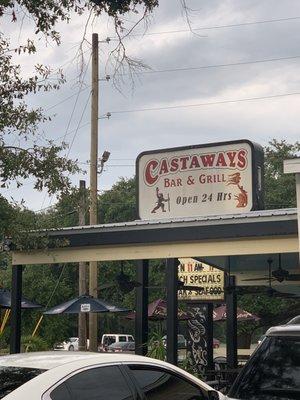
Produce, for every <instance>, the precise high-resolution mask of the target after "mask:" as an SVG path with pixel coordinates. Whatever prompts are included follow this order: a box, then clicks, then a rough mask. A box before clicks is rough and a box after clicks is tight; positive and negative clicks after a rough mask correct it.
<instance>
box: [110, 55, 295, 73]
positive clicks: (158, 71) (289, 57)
mask: <svg viewBox="0 0 300 400" xmlns="http://www.w3.org/2000/svg"><path fill="white" fill-rule="evenodd" d="M298 58H300V55H296V56H288V57H277V58H267V59H262V60H253V61H237V62H233V63H224V64H210V65H200V66H196V67H183V68H169V69H154V70H145V71H140V72H136V73H135V74H134V75H147V74H160V73H166V72H179V71H197V70H201V69H209V68H224V67H236V66H240V65H251V64H263V63H269V62H275V61H284V60H295V59H298ZM125 75H131V74H130V73H123V74H117V75H116V76H125Z"/></svg>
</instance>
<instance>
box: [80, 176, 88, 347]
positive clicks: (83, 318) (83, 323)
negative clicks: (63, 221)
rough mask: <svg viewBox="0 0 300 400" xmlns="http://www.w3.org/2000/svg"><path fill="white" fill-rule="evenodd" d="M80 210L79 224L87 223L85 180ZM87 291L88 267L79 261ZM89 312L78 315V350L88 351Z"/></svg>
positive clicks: (82, 186)
mask: <svg viewBox="0 0 300 400" xmlns="http://www.w3.org/2000/svg"><path fill="white" fill-rule="evenodd" d="M79 196H80V199H79V210H78V224H79V226H83V225H85V210H86V185H85V181H80V182H79ZM86 293H87V268H86V263H85V262H82V261H81V262H80V263H79V296H81V295H83V294H86ZM87 318H88V314H87V313H79V315H78V338H79V343H78V350H79V351H86V340H87V321H88V319H87Z"/></svg>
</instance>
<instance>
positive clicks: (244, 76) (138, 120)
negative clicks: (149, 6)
mask: <svg viewBox="0 0 300 400" xmlns="http://www.w3.org/2000/svg"><path fill="white" fill-rule="evenodd" d="M160 3H161V4H160V6H159V8H158V9H157V10H156V11H155V13H154V15H153V16H152V18H151V19H150V21H149V27H148V29H147V31H146V34H145V35H143V33H144V32H145V30H144V26H141V27H140V28H138V29H137V30H136V31H135V32H134V33H135V35H134V36H133V35H132V36H131V37H129V38H127V39H126V41H125V44H126V47H127V52H128V55H130V56H131V57H133V58H137V59H140V60H141V61H143V63H145V64H147V65H148V66H149V67H151V70H149V71H150V72H147V73H141V74H140V75H138V76H137V77H136V79H135V82H134V89H133V90H132V81H131V79H130V76H129V75H126V73H125V75H123V76H122V80H123V82H124V83H123V85H122V87H121V93H120V91H118V90H117V89H116V88H115V87H114V85H113V83H112V82H106V81H101V82H100V109H99V114H100V115H106V113H108V112H110V113H111V118H110V119H106V118H104V119H100V120H99V154H100V155H101V154H102V152H103V151H104V150H109V151H110V152H111V158H110V160H109V162H108V163H107V166H106V167H105V170H104V172H103V174H102V175H101V177H100V179H99V187H100V189H101V190H107V189H109V188H110V187H111V186H112V185H113V184H114V183H115V182H116V181H117V180H118V179H119V177H132V176H133V175H134V171H135V167H134V164H135V158H136V157H137V155H138V154H139V153H140V152H142V151H145V150H151V149H159V148H165V147H176V146H183V145H192V144H201V143H208V142H216V141H227V140H234V139H242V138H247V139H250V140H253V141H255V142H257V143H260V144H261V145H266V144H267V143H268V141H269V140H271V139H272V138H276V139H286V140H288V141H289V142H295V141H296V140H298V139H299V137H300V135H299V125H300V112H299V105H300V102H299V100H300V95H297V94H295V93H299V94H300V74H299V68H300V41H299V37H300V2H299V1H298V0H285V1H284V2H283V1H278V0H251V1H250V0H243V1H239V0H219V1H217V0H197V1H196V0H194V1H192V0H190V1H188V4H189V6H190V7H191V9H192V10H193V11H192V12H191V13H190V23H191V26H192V28H193V30H194V31H193V32H194V33H191V32H190V30H189V27H188V24H187V22H186V19H185V17H184V14H183V12H182V9H181V7H180V1H179V0H161V1H160ZM87 17H88V15H82V16H74V17H73V18H72V20H71V22H70V23H69V24H68V25H65V24H60V25H59V27H58V28H59V30H60V31H61V34H62V44H61V46H59V47H57V46H55V44H54V43H51V42H50V43H45V40H44V39H43V38H42V37H41V38H35V39H37V40H38V47H39V51H38V54H37V55H36V56H35V57H28V56H25V57H22V59H21V60H20V61H21V63H22V66H23V71H24V74H29V73H30V71H31V69H32V66H33V64H34V63H35V62H41V63H44V64H47V65H51V66H52V67H53V68H54V69H55V68H59V67H61V66H63V68H64V71H65V74H66V77H67V79H68V82H67V83H66V84H65V85H64V86H63V87H62V88H61V90H60V91H59V92H55V93H54V92H52V93H47V94H44V93H40V94H37V95H35V96H34V97H31V98H30V99H29V101H30V103H31V104H32V105H33V106H37V105H38V106H42V107H44V108H45V109H46V110H47V112H48V114H50V115H53V116H54V117H53V119H52V121H51V122H50V123H47V124H45V125H44V126H43V127H41V132H43V134H44V135H45V136H46V137H48V138H51V139H53V140H59V138H60V140H61V139H62V138H65V140H66V141H67V142H68V143H69V144H70V147H69V150H68V153H69V156H70V157H71V158H74V159H78V161H79V162H80V165H81V167H82V168H84V169H87V171H88V165H87V163H86V162H87V160H88V159H89V152H90V149H89V146H90V140H89V137H90V125H89V121H90V104H89V95H90V86H89V85H90V73H91V71H90V64H89V55H90V44H89V43H88V42H87V41H85V42H84V51H85V52H84V58H85V59H84V62H85V64H84V69H83V71H84V74H85V75H84V82H83V83H78V75H79V69H78V68H79V67H78V65H79V64H80V62H79V60H78V58H76V53H77V51H78V46H79V44H80V42H81V40H82V37H83V31H84V27H85V23H86V20H87ZM136 18H137V17H136V16H133V15H128V16H126V19H127V22H128V27H130V26H131V25H130V24H132V23H133V22H134V21H135V20H136ZM5 32H6V33H8V34H10V35H11V36H12V38H13V40H14V41H15V42H19V43H21V42H22V40H23V39H24V38H27V37H33V34H32V32H33V30H32V26H31V24H30V22H29V21H25V22H24V24H23V26H22V30H20V25H18V26H14V25H13V24H7V26H6V30H5ZM92 32H97V33H98V34H99V39H100V41H102V40H103V41H104V40H105V39H106V37H108V36H109V37H111V38H112V39H114V37H115V35H114V32H113V30H112V28H111V24H110V22H109V20H108V18H107V17H106V16H103V17H102V18H100V19H98V20H97V21H95V22H94V24H93V26H91V25H89V27H88V29H87V35H86V39H87V40H88V41H90V40H91V33H92ZM115 44H116V42H115V41H114V40H111V42H110V43H109V44H107V43H100V51H99V55H100V71H101V72H100V75H101V77H104V76H105V74H107V73H113V70H112V68H111V66H110V65H109V64H108V63H107V62H108V58H109V52H110V51H111V50H112V49H113V48H114V45H115ZM271 60H272V61H271ZM228 64H229V65H228ZM233 64H235V65H233ZM236 64H238V65H236ZM170 70H172V71H170ZM174 70H175V71H174ZM156 71H160V72H156ZM281 95H288V96H281ZM71 96H72V97H71ZM274 96H275V97H274ZM277 96H280V97H277ZM261 97H263V98H264V99H256V100H250V101H236V100H243V99H253V98H261ZM270 97H271V98H270ZM76 100H77V101H76ZM58 103H59V104H58ZM207 103H210V104H207ZM192 105H193V106H192ZM177 106H180V107H177ZM168 107H174V108H171V109H168ZM160 108H161V109H160ZM145 109H148V110H147V111H146V110H145ZM149 109H150V110H149ZM151 109H152V110H151ZM153 109H154V110H153ZM158 109H160V110H158ZM135 110H136V111H135ZM138 110H139V111H138ZM141 110H144V111H141ZM120 111H122V112H120ZM78 127H79V129H78ZM41 143H42V142H41ZM79 179H86V180H87V182H88V179H89V176H88V174H86V175H83V174H81V175H78V176H74V177H72V181H73V183H74V185H77V184H78V182H79ZM31 182H32V180H31V179H29V180H28V181H26V182H25V185H24V186H23V188H19V189H17V188H15V187H14V185H12V186H11V188H10V189H9V190H4V191H3V194H4V195H5V196H6V197H8V198H10V197H13V198H14V199H15V200H18V201H20V200H21V199H22V198H23V199H24V200H25V202H26V204H27V206H28V207H29V208H31V209H33V210H40V209H44V208H47V207H49V206H51V205H53V204H54V203H55V197H49V196H48V195H47V194H46V193H38V192H34V191H33V189H32V183H31Z"/></svg>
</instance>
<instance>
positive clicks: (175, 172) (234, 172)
mask: <svg viewBox="0 0 300 400" xmlns="http://www.w3.org/2000/svg"><path fill="white" fill-rule="evenodd" d="M257 147H259V146H257V145H255V147H254V145H253V144H252V143H251V142H249V141H246V140H244V141H235V142H226V143H219V144H215V145H199V146H190V147H185V148H175V149H166V150H158V151H153V152H144V153H142V154H140V155H139V157H138V159H137V179H138V201H139V205H138V209H139V218H141V219H161V218H170V217H171V218H172V217H175V218H176V217H186V216H187V217H192V216H201V215H212V214H217V215H220V214H231V213H240V212H247V211H250V210H252V209H253V208H254V202H255V201H254V200H253V199H254V198H255V197H254V191H253V187H254V186H255V187H256V186H257V183H259V185H261V179H258V178H255V185H254V177H253V169H254V167H257V166H256V164H255V163H254V158H253V155H254V152H257ZM259 150H260V149H259ZM261 158H262V157H261ZM260 168H261V167H259V166H258V167H257V168H256V169H255V174H256V175H257V174H258V173H259V172H260V171H261V170H260ZM256 175H255V176H256ZM257 189H258V190H257V191H256V194H257V193H258V192H259V191H260V190H261V187H259V188H257Z"/></svg>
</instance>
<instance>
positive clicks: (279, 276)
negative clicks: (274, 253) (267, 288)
mask: <svg viewBox="0 0 300 400" xmlns="http://www.w3.org/2000/svg"><path fill="white" fill-rule="evenodd" d="M267 262H268V266H269V275H268V276H266V275H265V276H264V277H261V278H250V279H243V281H249V282H250V281H266V280H267V281H269V283H270V282H275V281H277V282H283V281H300V274H291V273H290V272H289V271H288V270H286V269H283V268H282V266H281V254H278V268H277V269H275V270H274V271H272V263H273V259H272V258H268V260H267Z"/></svg>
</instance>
